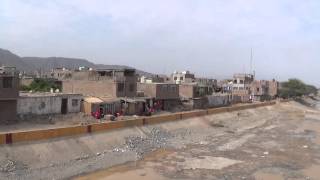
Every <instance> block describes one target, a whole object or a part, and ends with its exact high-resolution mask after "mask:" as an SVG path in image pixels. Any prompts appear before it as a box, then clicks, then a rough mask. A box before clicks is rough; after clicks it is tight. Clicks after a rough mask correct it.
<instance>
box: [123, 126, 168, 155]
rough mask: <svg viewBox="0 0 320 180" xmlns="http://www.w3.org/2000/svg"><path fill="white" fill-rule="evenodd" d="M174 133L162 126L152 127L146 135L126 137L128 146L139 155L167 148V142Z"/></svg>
mask: <svg viewBox="0 0 320 180" xmlns="http://www.w3.org/2000/svg"><path fill="white" fill-rule="evenodd" d="M173 137H174V135H173V134H171V133H170V132H168V131H166V130H164V129H162V128H152V130H151V132H150V133H147V134H146V137H141V136H129V137H127V138H126V143H125V145H126V147H127V149H129V150H130V151H135V152H136V153H137V155H138V156H139V157H142V156H143V155H144V154H146V153H149V152H152V151H154V150H156V149H159V148H165V147H166V145H167V142H168V140H169V139H170V138H173Z"/></svg>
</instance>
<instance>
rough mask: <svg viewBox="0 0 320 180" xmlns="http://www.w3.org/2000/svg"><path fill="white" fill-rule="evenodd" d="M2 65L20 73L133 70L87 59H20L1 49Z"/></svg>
mask: <svg viewBox="0 0 320 180" xmlns="http://www.w3.org/2000/svg"><path fill="white" fill-rule="evenodd" d="M0 65H5V66H14V67H16V68H17V70H19V71H25V72H34V71H39V70H41V71H42V72H43V71H50V70H51V69H54V68H62V67H65V68H68V69H77V68H78V67H80V66H86V67H90V68H106V69H123V68H133V67H129V66H124V65H105V64H94V63H92V62H90V61H88V60H86V59H78V58H65V57H46V58H43V57H20V56H18V55H16V54H14V53H12V52H10V51H8V50H5V49H1V48H0ZM136 71H137V74H139V75H141V76H142V75H144V76H148V77H149V76H152V75H153V74H152V73H148V72H145V71H141V70H138V69H137V70H136Z"/></svg>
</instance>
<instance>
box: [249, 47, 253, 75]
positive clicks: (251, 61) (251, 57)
mask: <svg viewBox="0 0 320 180" xmlns="http://www.w3.org/2000/svg"><path fill="white" fill-rule="evenodd" d="M252 63H253V50H252V48H251V53H250V74H251V73H253V69H252Z"/></svg>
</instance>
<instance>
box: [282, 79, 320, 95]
mask: <svg viewBox="0 0 320 180" xmlns="http://www.w3.org/2000/svg"><path fill="white" fill-rule="evenodd" d="M317 92H318V90H317V88H316V87H315V86H312V85H307V84H305V83H304V82H302V81H301V80H299V79H289V80H288V81H287V82H282V83H281V88H280V89H279V96H280V97H282V98H292V97H300V96H303V95H310V94H317Z"/></svg>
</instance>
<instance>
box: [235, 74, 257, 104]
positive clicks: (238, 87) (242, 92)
mask: <svg viewBox="0 0 320 180" xmlns="http://www.w3.org/2000/svg"><path fill="white" fill-rule="evenodd" d="M253 81H254V75H252V74H235V75H234V76H233V84H232V99H233V101H234V103H240V102H249V101H250V100H251V98H250V97H251V89H250V88H251V83H252V82H253Z"/></svg>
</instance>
